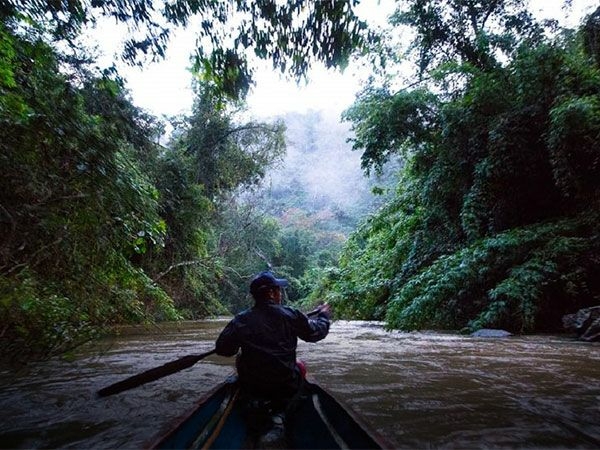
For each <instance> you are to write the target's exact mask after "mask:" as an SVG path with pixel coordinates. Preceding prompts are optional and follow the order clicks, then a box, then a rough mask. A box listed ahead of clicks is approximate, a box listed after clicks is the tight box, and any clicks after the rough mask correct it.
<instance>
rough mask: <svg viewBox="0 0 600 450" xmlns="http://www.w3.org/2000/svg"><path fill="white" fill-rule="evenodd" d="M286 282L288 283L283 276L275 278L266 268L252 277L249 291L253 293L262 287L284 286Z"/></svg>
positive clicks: (256, 292)
mask: <svg viewBox="0 0 600 450" xmlns="http://www.w3.org/2000/svg"><path fill="white" fill-rule="evenodd" d="M288 284H289V283H288V281H287V280H286V279H285V278H275V275H273V274H272V273H271V272H269V271H268V270H267V271H265V272H261V273H259V274H258V275H256V276H255V277H254V278H253V280H252V282H251V283H250V293H251V294H252V295H255V294H258V293H259V292H260V291H262V290H263V289H266V288H272V287H286V286H288Z"/></svg>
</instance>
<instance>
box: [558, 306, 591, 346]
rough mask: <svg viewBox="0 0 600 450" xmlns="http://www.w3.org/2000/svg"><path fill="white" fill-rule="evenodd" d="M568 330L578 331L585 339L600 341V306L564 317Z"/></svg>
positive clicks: (563, 320)
mask: <svg viewBox="0 0 600 450" xmlns="http://www.w3.org/2000/svg"><path fill="white" fill-rule="evenodd" d="M562 323H563V326H564V327H565V329H566V330H568V331H571V332H573V333H577V335H578V336H579V338H580V339H582V340H584V341H590V342H591V341H600V306H592V307H590V308H584V309H580V310H579V311H577V312H576V313H575V314H567V315H565V316H563V318H562Z"/></svg>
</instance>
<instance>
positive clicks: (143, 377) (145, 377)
mask: <svg viewBox="0 0 600 450" xmlns="http://www.w3.org/2000/svg"><path fill="white" fill-rule="evenodd" d="M216 351H217V350H216V349H214V348H213V349H212V350H211V351H209V352H206V353H201V354H200V355H187V356H184V357H183V358H179V359H176V360H175V361H171V362H168V363H166V364H163V365H162V366H159V367H154V368H153V369H149V370H146V371H145V372H142V373H138V374H137V375H133V376H131V377H129V378H126V379H124V380H122V381H119V382H117V383H114V384H111V385H110V386H107V387H105V388H102V389H100V390H99V391H98V396H100V397H107V396H109V395H113V394H118V393H119V392H123V391H126V390H128V389H133V388H134V387H138V386H141V385H142V384H146V383H150V382H151V381H154V380H158V379H159V378H162V377H166V376H167V375H171V374H172V373H175V372H179V371H180V370H183V369H187V368H188V367H192V366H193V365H194V364H196V363H197V362H198V361H200V360H201V359H204V358H206V357H207V356H210V355H212V354H213V353H215V352H216Z"/></svg>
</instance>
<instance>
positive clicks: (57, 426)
mask: <svg viewBox="0 0 600 450" xmlns="http://www.w3.org/2000/svg"><path fill="white" fill-rule="evenodd" d="M225 323H226V322H225V320H213V321H203V322H197V323H185V324H179V325H169V326H161V327H160V328H153V329H148V330H141V329H139V330H127V331H124V332H123V333H122V334H121V335H120V336H119V337H117V338H113V339H110V340H105V341H102V342H99V343H95V344H94V345H93V346H90V347H87V348H82V349H80V350H79V351H78V354H77V355H75V358H74V360H72V361H70V362H69V361H65V360H62V359H55V360H52V361H48V362H44V363H36V364H31V365H29V366H27V367H25V368H23V369H20V370H19V371H15V370H14V369H0V414H1V417H2V420H1V423H0V448H68V449H78V448H86V449H87V448H98V449H112V448H122V449H128V448H142V447H144V445H146V444H148V442H149V441H152V438H153V436H155V435H156V433H159V432H160V431H161V430H163V429H164V428H165V426H168V424H169V422H172V421H173V420H175V419H176V418H177V417H178V416H180V415H181V414H182V413H185V412H186V411H187V410H189V409H190V408H192V407H193V405H194V404H195V402H196V401H197V399H198V398H199V397H200V396H201V395H202V394H203V393H205V392H207V391H209V390H210V389H211V388H213V387H214V386H215V385H216V384H218V383H219V382H220V381H222V380H223V379H224V378H225V376H227V375H228V374H230V373H232V371H233V360H232V359H231V358H222V357H217V356H214V355H213V356H210V357H209V358H207V359H205V360H203V361H201V362H199V363H197V364H196V365H195V366H193V367H192V368H190V369H186V370H185V371H182V372H179V373H176V374H173V375H170V376H168V377H165V378H162V379H160V380H157V381H155V382H152V383H149V384H146V385H144V386H141V387H138V388H136V389H132V390H129V391H126V392H122V393H120V394H117V395H114V396H111V397H107V398H102V399H99V398H96V391H97V390H98V389H99V388H101V387H104V386H106V385H109V384H111V383H114V382H116V381H119V380H121V379H123V378H126V377H128V376H131V375H134V374H136V373H139V372H141V371H144V370H147V369H149V368H152V367H155V366H159V365H161V364H164V363H166V362H169V361H172V360H174V359H177V358H179V357H181V356H185V355H187V354H197V353H202V352H205V351H208V350H210V349H211V348H212V346H213V343H214V340H215V338H216V337H217V335H218V333H219V331H220V330H221V329H222V328H223V326H224V325H225ZM298 356H299V358H300V359H303V360H304V361H305V362H306V364H307V365H308V369H309V376H311V377H312V379H313V380H314V381H317V382H318V383H319V384H321V385H322V386H323V387H325V388H327V389H328V390H329V391H330V392H331V393H332V394H333V395H334V396H335V397H336V398H337V399H338V400H340V401H341V402H342V403H343V404H345V405H346V406H347V407H348V408H349V409H351V410H353V411H354V412H355V413H356V414H357V415H358V416H360V417H361V418H362V419H363V422H365V423H366V424H368V425H370V427H371V428H372V429H373V430H374V431H376V432H377V433H379V434H380V435H382V436H384V437H385V438H386V439H387V441H388V442H389V443H390V445H391V446H392V447H395V448H410V449H413V448H416V449H420V448H459V449H462V448H465V449H471V448H565V449H566V448H568V449H571V448H582V449H591V448H600V383H599V382H600V344H591V343H584V342H578V341H575V340H574V339H572V338H570V337H568V336H540V335H536V336H525V337H519V336H513V337H509V338H501V339H492V338H473V337H470V336H461V335H457V334H451V333H435V332H431V333H429V332H419V333H402V332H387V331H385V330H384V329H383V327H382V324H380V323H377V322H358V321H352V322H345V321H338V322H334V324H333V325H332V327H331V332H330V334H329V336H328V337H327V338H326V339H325V340H323V341H321V342H319V343H316V344H306V343H301V344H300V346H299V349H298Z"/></svg>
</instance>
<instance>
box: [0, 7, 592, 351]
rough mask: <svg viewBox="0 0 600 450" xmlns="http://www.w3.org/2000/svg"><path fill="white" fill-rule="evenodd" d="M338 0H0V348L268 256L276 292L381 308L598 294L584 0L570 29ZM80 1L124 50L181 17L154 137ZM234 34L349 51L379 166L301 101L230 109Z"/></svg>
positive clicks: (391, 320) (282, 51) (278, 50)
mask: <svg viewBox="0 0 600 450" xmlns="http://www.w3.org/2000/svg"><path fill="white" fill-rule="evenodd" d="M356 3H357V2H356V1H355V0H331V1H319V2H276V1H270V0H268V1H260V2H249V1H244V0H236V1H233V2H230V1H216V2H215V1H193V2H191V1H187V0H178V1H169V2H164V3H162V2H154V3H153V2H150V1H141V2H133V1H128V0H126V1H119V2H114V1H94V2H91V3H90V2H86V1H70V2H54V1H47V2H45V1H41V2H14V1H10V0H9V1H2V0H0V17H1V19H2V20H1V21H0V121H1V122H2V126H1V127H0V174H1V176H0V234H1V238H0V343H1V346H0V348H1V350H0V356H1V357H2V358H11V359H16V360H21V361H23V360H26V359H28V358H30V357H33V356H36V357H39V356H48V355H52V354H57V353H61V352H64V351H66V350H68V349H69V348H72V347H74V346H76V345H79V344H80V343H81V342H84V341H86V340H88V339H92V338H94V337H96V336H98V335H99V334H101V333H103V332H105V331H106V330H107V329H109V328H110V327H112V326H114V325H117V324H124V323H151V322H153V321H161V320H177V319H182V318H192V319H193V318H201V317H206V316H209V315H213V314H221V313H225V312H236V311H238V310H239V309H240V308H243V307H245V306H247V305H248V302H249V299H248V298H247V294H246V291H247V283H248V280H249V278H250V277H251V276H252V274H254V273H256V272H257V271H259V270H263V269H264V268H265V267H267V266H269V265H270V266H273V267H274V268H275V269H276V270H277V272H278V274H279V275H281V276H285V277H288V278H289V279H290V280H291V281H292V288H291V289H290V290H289V292H288V294H289V297H290V301H294V302H299V304H302V305H304V306H308V305H309V304H311V303H315V302H318V301H321V300H328V301H330V302H331V303H333V305H334V307H335V311H336V315H337V317H346V318H368V319H383V320H386V322H387V324H388V326H389V327H391V328H400V329H405V330H413V329H423V328H438V329H439V328H447V329H461V328H469V329H476V328H481V327H502V328H505V329H508V330H511V331H516V332H529V331H539V330H544V331H546V330H557V329H559V328H560V317H561V316H562V314H564V313H566V312H573V311H575V310H576V309H578V308H580V307H584V306H589V305H592V304H598V303H600V281H599V280H600V273H599V272H600V269H599V268H600V264H599V263H600V251H599V250H600V234H599V226H600V225H599V224H600V220H599V219H600V217H599V215H600V214H599V211H600V209H599V206H600V205H599V201H600V197H599V195H598V188H599V186H598V183H599V182H600V177H599V171H600V148H599V147H600V95H599V94H600V38H599V36H600V9H599V10H597V11H596V12H595V13H593V14H592V15H591V16H589V17H588V18H586V20H585V22H584V23H583V24H582V26H581V27H580V29H579V30H577V31H576V32H575V31H569V30H561V29H558V28H557V27H556V25H555V24H552V23H538V22H536V21H535V20H533V18H532V17H531V15H530V14H529V13H528V12H527V10H526V9H525V7H526V2H524V1H522V0H504V1H501V2H498V1H492V0H485V1H480V2H472V1H467V0H453V1H441V0H433V1H425V0H401V1H398V3H397V4H398V11H397V12H396V14H394V15H393V16H392V17H391V19H390V24H391V27H392V28H391V29H390V30H386V31H385V33H386V34H385V36H386V39H378V38H377V36H376V35H374V34H373V33H372V32H368V30H366V29H365V25H364V23H363V22H361V21H359V20H358V18H357V17H356V16H355V15H354V13H353V7H354V6H355V4H356ZM158 4H160V5H162V6H163V7H164V8H163V9H160V10H159V9H157V5H158ZM303 5H304V9H303ZM234 15H235V20H233V22H231V21H230V19H231V18H232V17H233V16H234ZM103 18H113V19H115V20H117V21H119V22H122V23H124V24H126V25H127V26H128V27H129V28H131V31H132V33H131V36H133V37H132V38H131V40H129V41H128V42H127V43H126V44H125V47H124V48H123V58H124V60H126V61H129V62H131V63H139V64H142V63H143V59H144V57H148V58H160V57H162V56H164V52H165V49H166V48H167V46H168V42H169V39H168V38H169V36H170V34H171V33H172V32H173V30H174V29H176V28H177V27H184V26H188V25H189V24H190V23H192V22H193V23H197V22H196V21H198V23H199V24H200V25H199V26H198V27H197V28H198V30H199V31H198V33H199V40H198V42H199V43H202V46H199V48H198V49H195V50H194V54H193V61H194V62H195V64H194V76H195V78H196V80H197V81H196V83H195V96H196V97H195V102H194V106H193V109H192V111H191V112H190V113H189V114H187V115H185V116H181V117H174V118H169V119H168V120H169V122H170V123H169V125H171V126H172V127H173V132H172V133H171V134H170V138H169V141H168V142H166V143H162V141H163V140H164V139H163V138H164V132H165V129H166V127H167V125H168V124H167V123H165V120H166V119H160V120H159V119H157V118H156V117H153V116H151V115H150V114H148V113H147V112H144V111H143V110H141V109H139V108H138V107H136V106H135V105H134V104H132V102H131V100H130V97H129V94H128V92H127V89H126V88H125V86H126V83H125V80H123V79H122V78H121V77H120V75H119V73H118V72H117V71H116V69H114V68H111V69H99V68H98V67H97V66H96V62H95V58H94V56H93V54H92V53H91V52H90V51H88V50H86V49H85V48H83V47H81V45H80V44H78V42H77V38H78V36H79V34H80V32H81V30H82V29H83V27H85V26H88V25H90V24H93V23H94V22H96V21H99V20H102V19H103ZM232 24H233V26H234V34H233V35H231V36H233V37H232V39H229V37H230V35H229V34H228V32H226V30H229V29H230V28H228V27H229V26H230V25H232ZM405 28H409V29H411V30H412V34H411V36H413V38H414V40H413V42H412V43H411V45H410V46H408V48H406V46H405V44H406V43H405V42H404V43H396V42H395V39H394V38H393V37H394V35H395V34H394V33H395V31H400V30H404V29H405ZM367 33H370V34H367ZM403 35H404V36H405V35H406V34H403ZM190 50H192V49H190ZM247 50H253V51H254V54H255V55H256V56H257V57H259V58H263V59H268V60H270V61H271V62H272V63H273V67H274V69H276V70H281V71H286V72H289V73H290V74H291V75H292V76H302V75H303V74H305V73H306V71H307V70H308V67H309V66H310V64H311V62H313V61H315V60H318V61H322V62H324V63H325V64H326V65H328V66H333V65H338V66H344V65H346V64H347V62H348V59H349V57H350V54H351V52H353V51H356V52H357V53H360V55H361V57H364V58H367V59H368V60H369V61H370V63H371V64H373V70H374V72H373V77H372V78H371V81H370V83H369V84H368V85H367V86H366V87H365V89H364V90H363V91H362V93H360V94H359V96H358V97H357V100H356V102H355V104H354V105H353V106H352V107H351V108H350V109H349V110H348V111H347V112H346V113H345V118H346V119H347V120H348V121H349V122H350V123H351V124H352V130H353V133H354V134H353V136H354V137H353V146H354V148H355V149H356V150H358V152H360V154H361V162H362V167H363V169H364V170H365V172H366V173H367V174H368V175H372V174H373V173H374V174H378V175H380V176H382V177H383V178H381V179H380V180H379V181H377V182H374V181H373V180H371V181H368V180H363V182H362V183H360V182H358V181H357V180H355V179H354V178H353V177H351V176H349V175H348V173H347V172H345V171H344V170H343V163H342V158H341V157H340V156H339V154H336V153H335V152H334V151H332V149H334V148H339V147H340V145H339V142H338V141H339V140H340V138H343V139H345V136H346V132H347V130H341V129H340V130H339V131H338V129H337V128H336V127H334V126H330V125H329V124H328V122H327V121H326V120H324V119H323V118H322V117H319V116H318V115H311V114H308V115H306V116H304V117H285V118H283V119H282V120H274V121H272V122H269V123H266V122H265V123H263V122H261V123H259V122H254V121H251V120H248V119H245V117H247V116H246V115H244V114H243V103H242V101H241V99H243V97H244V95H245V93H246V92H247V90H248V88H249V86H250V84H251V82H252V74H253V69H252V65H251V63H250V62H249V61H248V60H247V59H246V56H247ZM407 61H408V62H411V63H412V64H413V65H414V67H415V68H416V69H415V73H414V74H412V75H411V76H404V75H402V76H400V75H398V74H399V73H402V71H399V70H398V65H399V64H400V63H401V62H402V63H404V64H405V63H406V62H407ZM403 67H404V66H403ZM286 126H287V132H286ZM327 130H328V132H329V134H327ZM286 133H287V134H286ZM286 148H287V151H288V154H287V161H288V162H289V161H292V162H293V165H292V166H288V168H287V169H286V168H285V167H284V168H281V163H282V161H283V158H284V155H285V154H286ZM357 157H358V156H357ZM278 167H279V169H277V168H278ZM289 167H292V168H291V169H290V168H289ZM327 167H332V169H327ZM327 170H329V172H327ZM334 172H335V175H338V176H339V179H341V183H340V182H339V181H338V180H336V176H334V175H333V173H334ZM337 172H339V173H337ZM394 172H395V173H397V176H395V174H394ZM311 183H312V184H314V183H318V184H321V185H324V186H328V191H329V194H330V195H328V196H323V195H316V194H315V192H313V191H311V188H310V185H311ZM344 183H345V186H344ZM374 183H375V184H374ZM391 183H394V184H393V186H392V184H391ZM340 185H342V186H344V189H339V186H340ZM390 186H392V187H390ZM370 190H373V192H376V193H380V194H381V193H387V194H386V195H385V196H378V197H377V199H375V200H374V199H373V197H372V196H371V195H370ZM342 199H343V200H342ZM382 203H383V204H382ZM378 204H379V205H380V208H379V209H378V210H377V212H376V213H374V214H371V215H370V216H369V217H368V218H367V219H366V220H364V221H362V222H361V223H360V224H359V222H358V218H359V217H361V216H363V215H364V214H365V213H366V212H368V211H369V210H370V208H372V206H373V205H378ZM350 233H351V236H350V238H349V239H348V240H346V238H347V235H348V234H350Z"/></svg>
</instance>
